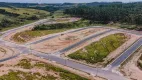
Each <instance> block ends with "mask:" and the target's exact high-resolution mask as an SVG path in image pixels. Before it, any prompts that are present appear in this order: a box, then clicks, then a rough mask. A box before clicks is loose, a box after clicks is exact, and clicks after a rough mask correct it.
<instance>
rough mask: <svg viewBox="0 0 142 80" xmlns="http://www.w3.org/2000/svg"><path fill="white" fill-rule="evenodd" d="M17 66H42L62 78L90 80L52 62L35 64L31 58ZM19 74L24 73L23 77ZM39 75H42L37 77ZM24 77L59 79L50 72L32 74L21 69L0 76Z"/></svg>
mask: <svg viewBox="0 0 142 80" xmlns="http://www.w3.org/2000/svg"><path fill="white" fill-rule="evenodd" d="M16 66H20V67H22V68H23V69H32V68H40V69H45V71H52V72H54V73H56V74H58V75H59V76H60V80H88V79H86V78H84V77H81V76H79V75H76V74H74V73H71V72H69V71H67V70H64V69H63V68H59V67H56V66H53V65H52V64H46V63H43V62H36V63H35V64H31V60H30V59H22V60H21V61H20V62H19V63H18V64H17V65H16ZM16 66H15V67H16ZM18 75H22V76H23V77H20V76H18ZM37 75H38V76H40V77H37ZM24 78H25V79H24ZM23 79H24V80H35V79H37V80H57V78H56V77H54V76H51V75H48V74H47V75H46V76H42V75H40V73H34V74H31V73H25V72H21V71H17V72H15V71H11V72H9V73H8V74H6V75H3V76H1V77H0V80H23Z"/></svg>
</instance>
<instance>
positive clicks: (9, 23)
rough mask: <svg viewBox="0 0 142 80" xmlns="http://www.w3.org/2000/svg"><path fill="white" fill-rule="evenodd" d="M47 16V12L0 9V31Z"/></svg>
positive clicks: (25, 9) (24, 9)
mask: <svg viewBox="0 0 142 80" xmlns="http://www.w3.org/2000/svg"><path fill="white" fill-rule="evenodd" d="M48 15H49V12H46V11H42V10H35V9H27V8H6V7H0V29H1V31H4V30H8V29H11V28H14V27H18V26H21V25H24V24H27V23H31V22H34V21H36V20H38V19H42V18H46V17H47V16H48Z"/></svg>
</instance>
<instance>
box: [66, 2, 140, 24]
mask: <svg viewBox="0 0 142 80" xmlns="http://www.w3.org/2000/svg"><path fill="white" fill-rule="evenodd" d="M64 13H65V14H70V15H72V16H77V17H82V18H84V19H89V20H91V21H92V22H98V23H105V24H107V23H110V22H114V23H117V22H119V23H127V24H135V25H142V3H140V2H139V3H109V4H105V5H96V6H88V5H83V6H76V7H72V8H69V9H65V10H64Z"/></svg>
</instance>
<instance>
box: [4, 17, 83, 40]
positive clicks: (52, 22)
mask: <svg viewBox="0 0 142 80" xmlns="http://www.w3.org/2000/svg"><path fill="white" fill-rule="evenodd" d="M65 19H67V21H64V20H65ZM59 20H60V21H59ZM78 20H80V18H57V19H55V20H53V21H52V20H51V21H50V22H46V23H44V24H55V23H66V22H74V21H78ZM33 27H35V25H31V26H27V27H25V28H22V29H20V30H19V29H18V30H17V31H15V32H14V33H12V34H10V35H8V36H6V37H4V40H6V41H11V42H14V40H13V36H14V35H15V34H16V33H19V32H23V31H26V30H31V29H32V28H33ZM38 38H40V37H38ZM38 38H35V39H32V40H31V41H34V40H36V39H38ZM29 42H30V41H29Z"/></svg>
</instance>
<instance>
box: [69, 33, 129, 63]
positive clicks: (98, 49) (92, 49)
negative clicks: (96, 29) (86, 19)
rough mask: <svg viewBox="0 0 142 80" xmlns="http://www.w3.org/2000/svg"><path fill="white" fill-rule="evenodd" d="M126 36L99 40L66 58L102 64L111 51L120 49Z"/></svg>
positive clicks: (121, 34)
mask: <svg viewBox="0 0 142 80" xmlns="http://www.w3.org/2000/svg"><path fill="white" fill-rule="evenodd" d="M126 38H127V37H126V36H125V34H123V33H117V34H112V35H109V36H107V37H104V38H102V39H100V40H99V41H97V42H93V43H92V44H90V45H88V46H86V47H84V48H83V49H80V50H78V51H76V52H75V53H72V54H69V55H68V57H69V58H71V59H75V60H83V61H85V62H87V63H92V64H94V63H98V62H103V61H104V58H106V57H107V55H109V54H110V53H111V52H112V51H114V50H115V49H117V48H118V47H120V46H121V45H122V44H123V43H124V42H125V41H126Z"/></svg>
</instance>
